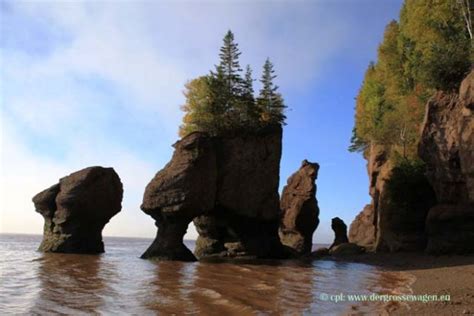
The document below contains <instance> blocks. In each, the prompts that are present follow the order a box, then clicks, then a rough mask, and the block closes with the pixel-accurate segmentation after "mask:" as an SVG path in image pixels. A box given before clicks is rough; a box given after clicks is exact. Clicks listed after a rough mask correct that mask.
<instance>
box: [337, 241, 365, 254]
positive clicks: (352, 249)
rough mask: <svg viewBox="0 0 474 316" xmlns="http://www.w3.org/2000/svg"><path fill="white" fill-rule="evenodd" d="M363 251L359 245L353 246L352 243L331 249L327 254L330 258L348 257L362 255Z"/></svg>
mask: <svg viewBox="0 0 474 316" xmlns="http://www.w3.org/2000/svg"><path fill="white" fill-rule="evenodd" d="M364 252H365V249H364V247H361V246H359V245H356V244H353V243H349V242H348V243H344V244H339V245H337V246H334V247H332V248H331V249H330V250H329V254H330V255H331V256H348V255H357V254H361V253H364Z"/></svg>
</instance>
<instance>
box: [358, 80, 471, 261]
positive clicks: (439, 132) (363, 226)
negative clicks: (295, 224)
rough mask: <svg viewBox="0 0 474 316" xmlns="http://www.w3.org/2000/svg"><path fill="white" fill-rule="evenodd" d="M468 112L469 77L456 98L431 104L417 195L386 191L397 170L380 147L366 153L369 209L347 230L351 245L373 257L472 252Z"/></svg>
mask: <svg viewBox="0 0 474 316" xmlns="http://www.w3.org/2000/svg"><path fill="white" fill-rule="evenodd" d="M473 111H474V72H471V73H470V74H469V75H468V76H467V78H466V79H465V80H464V81H463V82H462V84H461V87H460V90H459V94H456V93H446V92H442V91H439V92H437V93H436V94H435V95H434V96H433V97H432V98H431V99H430V101H429V102H428V104H427V108H426V114H425V121H424V122H423V124H422V135H421V140H420V144H419V150H418V153H419V157H420V158H421V159H422V160H423V161H424V162H425V163H426V177H418V178H416V181H417V183H416V187H417V189H416V190H411V189H410V188H409V187H407V188H405V189H404V190H405V192H402V193H403V196H404V198H393V197H392V196H391V194H392V193H391V192H390V190H387V188H388V187H390V185H388V184H390V179H391V178H393V177H394V174H397V171H400V170H397V168H394V167H393V165H392V164H391V162H390V161H389V160H387V159H386V157H387V155H386V153H385V150H384V149H383V148H382V147H380V146H377V145H372V146H371V147H370V149H369V150H368V151H367V154H368V156H367V158H368V171H369V178H370V195H371V196H372V203H371V204H370V205H368V206H366V207H365V208H364V210H363V211H362V212H361V213H360V214H359V215H358V216H357V217H356V219H355V220H354V222H353V223H352V224H351V227H350V231H349V240H350V241H351V242H354V243H357V244H359V245H361V246H364V247H367V249H369V250H377V251H401V250H416V251H422V250H426V251H427V252H429V253H452V252H457V253H464V252H474V150H473V148H474V132H473V130H474V120H473ZM400 174H403V172H400ZM408 184H410V183H408ZM387 185H388V186H387ZM402 191H403V190H402ZM407 195H410V197H411V201H410V202H409V203H408V202H407Z"/></svg>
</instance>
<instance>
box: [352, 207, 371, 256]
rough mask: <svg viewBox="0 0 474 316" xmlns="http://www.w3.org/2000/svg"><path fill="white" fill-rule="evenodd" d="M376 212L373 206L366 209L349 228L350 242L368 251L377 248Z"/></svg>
mask: <svg viewBox="0 0 474 316" xmlns="http://www.w3.org/2000/svg"><path fill="white" fill-rule="evenodd" d="M374 220H375V212H374V207H373V205H372V204H368V205H366V206H365V207H364V209H363V210H362V212H360V213H359V214H358V215H357V217H356V218H355V219H354V221H353V222H352V223H351V226H350V228H349V241H350V242H352V243H355V244H357V245H359V246H362V247H364V248H366V249H374V248H375V226H376V225H377V223H376V222H375V221H374Z"/></svg>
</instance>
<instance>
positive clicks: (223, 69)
mask: <svg viewBox="0 0 474 316" xmlns="http://www.w3.org/2000/svg"><path fill="white" fill-rule="evenodd" d="M240 54H241V53H240V51H239V48H238V44H237V43H235V41H234V34H233V33H232V31H230V30H229V31H227V33H226V35H225V36H224V39H223V45H222V47H221V48H220V53H219V57H220V62H219V65H217V66H216V71H215V72H211V77H212V78H213V85H212V89H211V90H212V92H213V94H215V95H216V99H217V100H219V102H220V104H219V106H220V107H222V109H223V111H224V115H223V117H222V118H221V119H222V121H221V122H220V123H219V124H220V125H221V129H222V130H234V129H237V128H238V125H239V124H240V121H241V118H240V117H241V115H240V113H239V106H240V103H241V100H240V99H241V93H242V83H243V80H242V77H241V76H240V72H241V71H242V69H241V68H240V64H239V56H240Z"/></svg>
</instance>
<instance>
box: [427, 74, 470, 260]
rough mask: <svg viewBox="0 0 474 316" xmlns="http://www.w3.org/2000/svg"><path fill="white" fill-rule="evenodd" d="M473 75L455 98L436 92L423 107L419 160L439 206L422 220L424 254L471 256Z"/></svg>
mask: <svg viewBox="0 0 474 316" xmlns="http://www.w3.org/2000/svg"><path fill="white" fill-rule="evenodd" d="M473 111H474V71H473V72H471V73H470V74H469V75H468V76H467V77H466V79H464V81H463V82H462V84H461V87H460V90H459V94H447V93H444V92H438V93H437V94H436V95H435V96H434V97H433V98H432V99H431V100H430V101H429V102H428V105H427V110H426V116H425V122H424V125H423V132H422V137H421V141H420V145H419V155H420V157H421V158H422V159H423V160H424V161H425V162H426V164H427V176H428V179H429V181H430V183H431V184H432V186H433V188H434V190H435V192H436V197H437V199H438V204H437V205H435V206H434V207H433V208H431V209H430V211H429V213H428V217H427V219H426V232H427V236H428V246H427V249H426V250H427V251H428V252H430V253H449V252H459V253H462V252H474V112H473Z"/></svg>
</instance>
